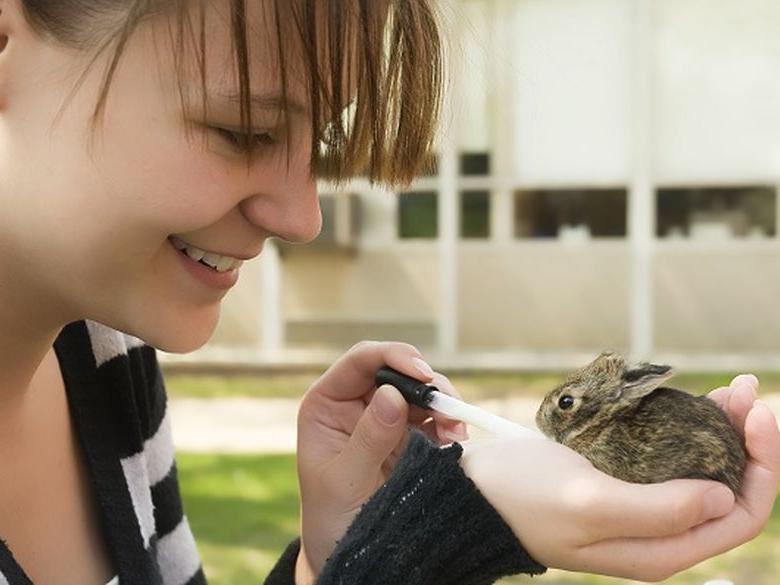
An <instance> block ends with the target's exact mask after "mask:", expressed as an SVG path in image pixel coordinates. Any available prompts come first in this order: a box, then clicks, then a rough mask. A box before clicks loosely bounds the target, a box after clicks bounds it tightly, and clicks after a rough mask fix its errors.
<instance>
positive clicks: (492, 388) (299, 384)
mask: <svg viewBox="0 0 780 585" xmlns="http://www.w3.org/2000/svg"><path fill="white" fill-rule="evenodd" d="M757 375H758V377H759V379H760V380H761V393H762V394H770V393H775V392H780V372H767V373H758V374H757ZM317 376H318V374H317V373H316V372H309V373H302V374H277V373H269V374H263V375H235V376H232V375H231V376H216V375H193V374H166V375H165V382H166V387H167V388H168V392H169V394H170V395H171V396H173V397H192V398H222V397H237V396H248V397H254V398H299V397H301V396H302V395H303V393H304V392H305V391H306V389H307V388H308V387H309V385H310V384H311V383H312V382H313V381H314V380H315V379H316V378H317ZM733 376H734V374H733V373H706V374H696V373H686V374H679V375H677V376H675V377H674V378H673V379H672V380H671V382H670V384H671V385H672V386H675V387H677V388H681V389H684V390H687V391H689V392H693V393H694V394H702V393H704V392H708V391H709V390H712V389H714V388H717V387H718V386H725V385H728V383H729V381H730V380H731V378H732V377H733ZM451 380H452V382H453V384H454V385H455V387H456V388H458V390H459V391H460V392H461V394H462V395H463V397H464V398H465V399H466V400H469V401H474V400H480V399H485V398H504V397H507V396H542V395H543V394H545V393H546V392H548V391H549V390H551V389H552V388H554V387H555V386H556V385H557V384H559V383H560V382H561V381H562V380H563V374H556V373H522V374H492V373H476V374H469V375H460V374H456V375H453V376H452V377H451Z"/></svg>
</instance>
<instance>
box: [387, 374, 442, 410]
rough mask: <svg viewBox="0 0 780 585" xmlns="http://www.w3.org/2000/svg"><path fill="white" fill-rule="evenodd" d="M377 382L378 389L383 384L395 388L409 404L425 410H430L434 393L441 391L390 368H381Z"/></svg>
mask: <svg viewBox="0 0 780 585" xmlns="http://www.w3.org/2000/svg"><path fill="white" fill-rule="evenodd" d="M375 381H376V385H377V387H378V386H382V385H383V384H390V385H391V386H394V387H395V388H397V389H398V391H399V392H400V393H401V395H402V396H403V397H404V399H406V401H407V402H408V403H409V404H414V405H415V406H419V407H420V408H425V409H429V408H430V403H431V399H432V398H433V395H432V392H436V391H438V390H439V389H438V388H436V387H435V386H428V385H427V384H426V383H425V382H420V381H419V380H415V379H414V378H412V377H411V376H407V375H406V374H402V373H401V372H399V371H398V370H394V369H393V368H391V367H388V366H385V367H383V368H380V370H379V371H378V372H377V373H376V378H375Z"/></svg>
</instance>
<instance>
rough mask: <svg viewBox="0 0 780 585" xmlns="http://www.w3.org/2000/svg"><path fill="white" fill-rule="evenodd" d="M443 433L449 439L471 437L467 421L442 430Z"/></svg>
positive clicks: (461, 439) (455, 439)
mask: <svg viewBox="0 0 780 585" xmlns="http://www.w3.org/2000/svg"><path fill="white" fill-rule="evenodd" d="M441 435H442V436H443V437H444V438H445V439H447V440H448V441H453V442H454V441H466V440H468V438H469V433H468V430H467V429H466V425H465V423H462V422H461V423H458V424H456V425H454V426H452V427H450V428H448V429H444V430H442V431H441Z"/></svg>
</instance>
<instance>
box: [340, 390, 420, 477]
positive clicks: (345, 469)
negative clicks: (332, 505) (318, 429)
mask: <svg viewBox="0 0 780 585" xmlns="http://www.w3.org/2000/svg"><path fill="white" fill-rule="evenodd" d="M408 411H409V406H408V404H407V403H406V401H405V400H404V398H403V396H401V393H400V392H398V390H396V389H395V388H393V387H392V386H380V387H379V388H378V389H377V391H376V392H375V393H374V397H373V398H372V400H371V402H370V403H369V405H368V408H366V410H365V411H363V414H362V416H361V417H360V419H359V420H358V422H357V425H355V430H354V431H353V432H352V436H351V437H350V438H349V441H348V442H347V445H346V447H344V450H343V451H342V452H341V455H340V457H339V459H340V467H341V472H342V474H343V477H344V480H345V481H346V482H347V485H360V484H361V483H363V482H365V481H366V480H367V479H369V478H370V479H371V480H373V479H374V478H375V476H376V473H377V472H378V471H379V470H380V469H381V467H382V464H383V463H384V461H385V459H387V457H388V456H389V455H390V454H391V453H392V452H393V449H395V448H396V447H397V446H398V444H399V443H400V442H401V441H402V440H403V438H404V436H405V434H406V418H407V413H408Z"/></svg>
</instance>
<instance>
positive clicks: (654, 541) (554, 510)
mask: <svg viewBox="0 0 780 585" xmlns="http://www.w3.org/2000/svg"><path fill="white" fill-rule="evenodd" d="M757 384H758V381H757V380H756V378H755V376H750V375H747V376H737V377H736V378H735V379H734V381H733V382H732V383H731V385H730V386H729V387H728V388H721V389H717V390H715V391H713V393H711V395H710V396H711V398H713V399H714V400H715V401H716V402H717V403H718V404H719V405H720V406H721V407H722V408H723V409H724V410H725V411H726V412H727V414H728V415H729V417H730V419H731V420H732V422H733V423H734V424H735V426H737V428H738V429H739V430H740V432H741V434H742V436H743V437H744V438H745V445H746V448H747V452H748V457H749V458H748V464H747V468H746V470H745V478H744V482H743V487H742V491H741V493H740V494H738V495H737V496H736V498H735V496H734V494H733V493H732V492H731V490H730V489H728V488H727V487H726V486H725V485H722V484H720V483H717V482H713V481H705V480H687V479H682V480H672V481H667V482H663V483H657V484H632V483H627V482H624V481H621V480H618V479H615V478H613V477H610V476H608V475H606V474H604V473H602V472H600V471H598V470H597V469H595V468H594V467H593V466H592V465H591V464H590V462H589V461H587V460H586V459H585V458H584V457H582V456H580V455H579V454H578V453H576V452H574V451H572V450H570V449H569V448H567V447H564V446H563V445H560V444H558V443H555V442H552V441H548V440H545V439H533V438H529V439H496V440H492V441H485V442H481V443H476V442H475V443H473V444H466V445H464V454H463V457H462V460H461V461H462V465H463V469H464V471H465V472H466V474H467V475H468V476H470V477H471V478H472V480H473V481H474V482H475V483H476V485H477V487H478V488H479V489H480V491H481V492H482V493H483V495H484V496H485V497H486V498H487V499H488V501H490V503H491V504H492V505H493V507H495V508H496V510H497V511H498V512H499V514H501V516H502V517H503V518H504V520H506V522H507V523H508V524H509V526H510V527H511V528H512V530H513V531H514V532H515V534H516V535H517V537H518V539H519V540H520V542H521V543H522V544H523V546H524V547H525V548H526V550H527V551H528V552H529V554H531V556H532V557H534V558H535V559H536V560H537V561H539V562H540V563H542V564H544V565H546V566H548V567H555V568H560V569H566V570H570V571H579V572H587V573H599V574H603V575H611V576H616V577H625V578H630V579H639V580H643V581H660V580H663V579H665V578H668V577H669V576H671V575H673V574H675V573H678V572H679V571H682V570H684V569H687V568H689V567H691V566H693V565H695V564H697V563H699V562H700V561H703V560H704V559H707V558H709V557H712V556H715V555H717V554H720V553H722V552H725V551H727V550H730V549H732V548H734V547H736V546H739V545H740V544H743V543H744V542H747V541H748V540H751V539H752V538H754V537H755V536H757V535H758V534H760V532H761V530H762V529H763V527H764V525H765V524H766V522H767V520H768V518H769V515H770V513H771V511H772V506H773V504H774V500H775V497H776V495H777V490H778V485H779V484H780V432H778V427H777V421H776V419H775V417H774V415H773V414H772V412H771V411H770V410H769V408H768V407H767V406H766V404H764V403H762V402H761V401H755V397H756V392H757ZM508 462H511V463H508Z"/></svg>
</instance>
